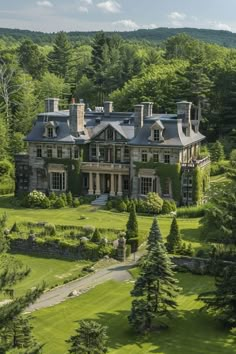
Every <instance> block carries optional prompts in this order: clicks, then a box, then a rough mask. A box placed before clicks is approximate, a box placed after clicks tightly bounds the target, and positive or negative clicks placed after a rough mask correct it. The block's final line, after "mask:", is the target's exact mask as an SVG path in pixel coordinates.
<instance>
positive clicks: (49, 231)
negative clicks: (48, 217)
mask: <svg viewBox="0 0 236 354" xmlns="http://www.w3.org/2000/svg"><path fill="white" fill-rule="evenodd" d="M44 229H45V233H46V235H49V236H55V235H56V226H55V225H54V224H46V225H45V226H44Z"/></svg>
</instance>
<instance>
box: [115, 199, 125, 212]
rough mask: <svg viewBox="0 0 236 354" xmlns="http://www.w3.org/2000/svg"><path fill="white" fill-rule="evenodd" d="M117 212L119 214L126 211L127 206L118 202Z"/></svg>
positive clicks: (121, 201)
mask: <svg viewBox="0 0 236 354" xmlns="http://www.w3.org/2000/svg"><path fill="white" fill-rule="evenodd" d="M117 210H118V211H119V212H121V213H122V212H123V211H127V206H126V204H125V202H124V201H123V200H120V201H119V202H118V203H117Z"/></svg>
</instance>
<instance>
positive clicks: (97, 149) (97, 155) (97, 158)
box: [96, 144, 100, 161]
mask: <svg viewBox="0 0 236 354" xmlns="http://www.w3.org/2000/svg"><path fill="white" fill-rule="evenodd" d="M99 159H100V149H99V145H98V144H97V145H96V160H97V161H99Z"/></svg>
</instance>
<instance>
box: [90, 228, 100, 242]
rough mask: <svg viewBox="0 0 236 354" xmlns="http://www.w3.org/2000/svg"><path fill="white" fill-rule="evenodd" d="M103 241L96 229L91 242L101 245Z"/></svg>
mask: <svg viewBox="0 0 236 354" xmlns="http://www.w3.org/2000/svg"><path fill="white" fill-rule="evenodd" d="M101 239H102V236H101V233H100V232H99V230H98V229H95V231H94V233H93V236H92V238H91V241H92V242H95V243H99V242H100V241H101Z"/></svg>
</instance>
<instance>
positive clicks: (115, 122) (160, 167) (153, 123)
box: [16, 98, 210, 204]
mask: <svg viewBox="0 0 236 354" xmlns="http://www.w3.org/2000/svg"><path fill="white" fill-rule="evenodd" d="M58 107H59V100H58V99H56V98H49V99H47V100H45V113H41V114H39V115H38V117H37V119H36V121H35V123H34V126H33V127H32V130H31V132H30V133H29V134H28V136H27V137H26V139H25V140H26V141H27V143H28V154H20V155H17V156H16V193H19V192H28V191H32V190H35V189H36V190H40V191H43V192H45V193H50V192H52V191H54V192H66V191H71V192H72V193H73V194H74V195H81V194H85V195H86V194H88V195H97V196H99V195H101V194H105V193H106V194H109V195H110V196H112V197H114V196H124V195H128V196H130V197H132V198H138V197H143V196H145V195H147V194H148V193H149V192H156V193H158V194H160V195H161V196H162V197H163V198H173V199H175V200H176V201H177V202H180V203H183V204H186V203H187V204H192V203H193V202H196V201H197V200H196V197H195V194H196V189H197V188H198V191H197V193H199V188H200V189H201V191H200V193H203V192H204V188H205V185H206V183H207V181H206V180H207V174H205V172H204V173H203V171H205V170H206V168H207V166H208V165H209V163H210V162H209V159H208V158H205V159H199V149H200V145H201V142H202V141H203V140H204V139H205V137H204V136H203V135H202V134H201V133H200V132H199V124H200V119H199V117H198V115H197V114H194V117H193V119H192V115H193V114H192V110H191V103H190V102H185V101H184V102H179V103H177V114H175V113H174V114H155V113H153V104H152V103H151V102H144V103H142V104H139V105H136V106H135V107H134V112H113V103H112V102H104V107H97V108H96V109H95V110H94V111H92V110H91V109H89V108H88V109H85V104H84V103H75V102H73V103H71V104H70V106H69V109H68V110H59V108H58ZM196 171H198V174H199V175H201V176H202V179H201V180H200V182H199V178H196V173H195V172H196ZM205 175H206V178H205V177H204V176H205ZM197 181H198V182H197ZM197 183H198V186H196V184H197Z"/></svg>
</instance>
